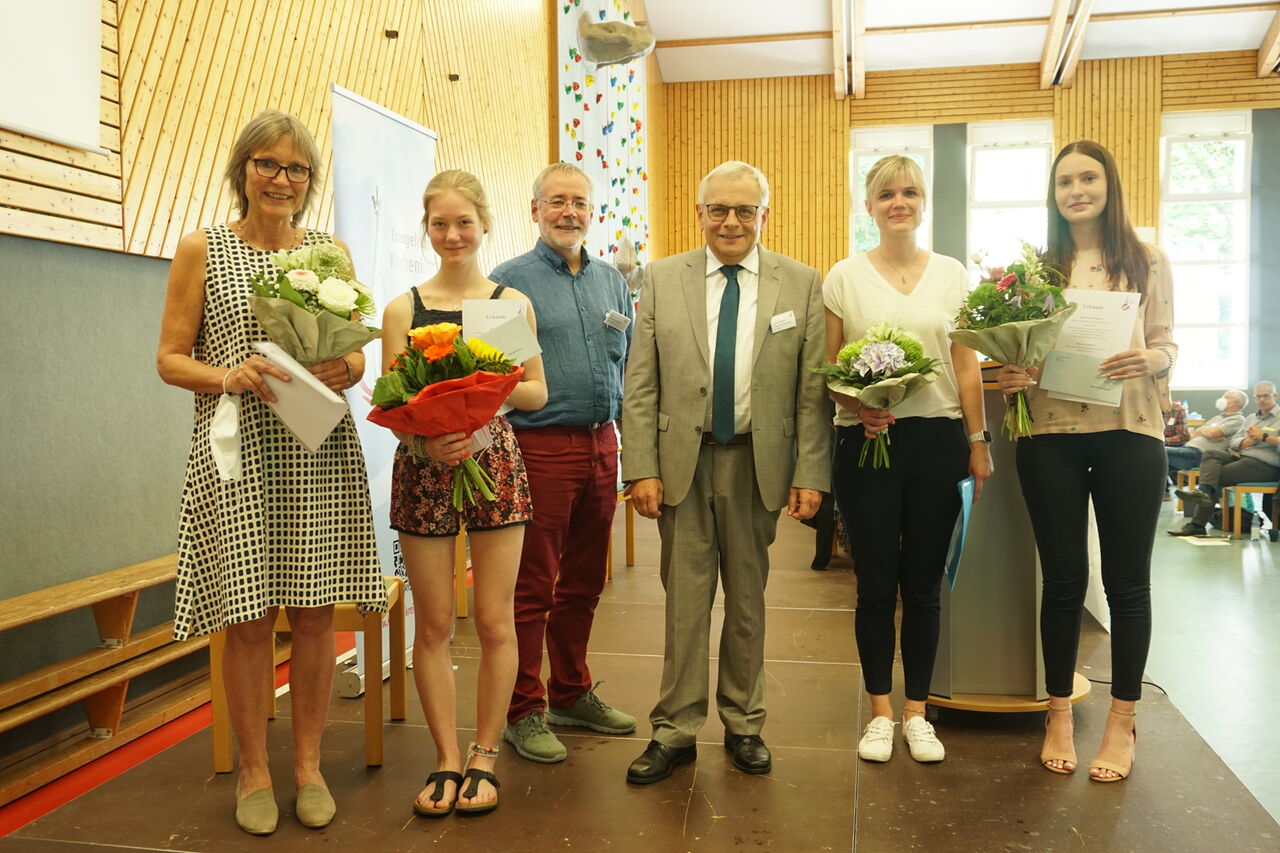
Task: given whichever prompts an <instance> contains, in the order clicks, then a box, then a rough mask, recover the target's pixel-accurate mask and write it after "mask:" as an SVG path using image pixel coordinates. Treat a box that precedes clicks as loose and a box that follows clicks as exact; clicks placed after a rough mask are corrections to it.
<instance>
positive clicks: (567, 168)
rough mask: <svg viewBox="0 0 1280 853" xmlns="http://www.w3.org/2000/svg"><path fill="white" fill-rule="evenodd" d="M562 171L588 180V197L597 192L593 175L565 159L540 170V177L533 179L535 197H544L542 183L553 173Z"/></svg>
mask: <svg viewBox="0 0 1280 853" xmlns="http://www.w3.org/2000/svg"><path fill="white" fill-rule="evenodd" d="M560 173H562V174H565V175H573V176H575V177H579V178H582V180H584V181H586V183H587V197H588V199H590V198H591V197H592V196H593V195H594V194H595V185H594V184H593V183H592V182H591V177H590V176H589V175H588V174H587V173H586V172H584V171H582V169H580V168H578V167H577V166H575V165H573V164H572V163H565V162H564V161H561V162H559V163H552V164H551V165H550V166H548V167H547V168H545V169H543V170H542V171H541V172H539V173H538V177H536V178H534V179H533V197H534V199H541V198H542V185H543V184H545V183H546V182H547V178H550V177H551V176H552V175H555V174H560Z"/></svg>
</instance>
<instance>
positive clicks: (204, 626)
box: [156, 110, 387, 835]
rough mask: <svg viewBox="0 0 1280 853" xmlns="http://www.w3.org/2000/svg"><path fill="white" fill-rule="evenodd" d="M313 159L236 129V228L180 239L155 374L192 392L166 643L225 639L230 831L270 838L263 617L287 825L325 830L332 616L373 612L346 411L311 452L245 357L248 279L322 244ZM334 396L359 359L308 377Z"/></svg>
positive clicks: (303, 136) (263, 132)
mask: <svg viewBox="0 0 1280 853" xmlns="http://www.w3.org/2000/svg"><path fill="white" fill-rule="evenodd" d="M319 159H320V152H319V151H318V150H317V148H316V144H315V142H314V141H313V140H312V138H311V134H310V133H309V132H308V131H307V129H306V128H305V127H304V126H303V125H302V123H301V122H299V121H298V120H297V119H296V118H294V117H293V116H290V115H286V114H284V113H281V112H277V111H276V110H267V111H265V112H263V113H261V114H260V115H258V116H257V117H255V118H254V119H253V120H252V121H250V122H249V123H248V124H247V125H245V127H244V129H243V130H242V131H240V136H239V138H238V139H237V140H236V143H235V147H234V148H233V149H232V151H231V156H230V157H229V158H228V161H227V168H226V180H227V183H228V184H229V185H230V187H231V191H232V194H233V196H234V197H235V199H236V204H237V207H238V209H239V216H238V217H237V218H236V219H235V220H233V221H231V222H229V223H227V224H225V225H215V226H212V227H210V228H204V229H201V230H200V231H195V232H193V233H191V234H188V235H186V236H185V237H183V238H182V240H181V241H180V242H179V243H178V250H177V252H176V253H175V254H174V257H173V265H172V266H171V267H170V270H169V291H168V295H167V297H166V299H165V307H164V321H163V326H162V328H161V331H160V346H159V352H158V354H157V356H156V366H157V369H158V370H159V373H160V376H161V378H162V379H164V381H165V382H167V383H169V384H170V385H177V386H178V387H180V388H185V389H187V390H188V391H192V392H194V393H195V430H194V432H193V434H192V440H191V456H190V459H189V460H188V462H187V477H186V484H185V485H184V487H183V492H182V513H181V517H180V520H179V528H178V540H179V544H178V584H177V600H176V608H175V609H176V613H175V616H174V636H176V637H177V638H178V639H180V640H181V639H185V638H187V637H194V636H199V635H201V634H208V633H212V632H215V631H220V630H222V629H224V628H225V629H226V632H227V633H226V643H227V645H226V652H225V656H224V658H223V677H224V678H225V680H226V685H227V704H228V710H229V713H230V716H231V727H232V729H233V730H234V731H235V734H236V741H237V742H238V744H239V746H240V776H239V780H238V781H237V784H236V823H237V824H238V825H239V826H240V828H241V829H243V830H244V831H245V832H248V833H252V834H254V835H266V834H269V833H271V832H274V831H275V828H276V821H277V819H278V817H279V809H278V807H277V805H276V801H275V795H274V792H273V790H272V786H271V774H270V772H269V770H268V768H267V694H266V691H264V690H263V685H262V679H263V673H264V672H266V671H268V669H269V668H270V666H271V661H272V646H273V637H274V625H275V620H276V611H277V610H278V608H280V607H284V608H285V609H286V610H287V612H288V616H289V627H290V630H291V631H292V632H293V653H292V661H291V666H290V673H289V683H290V710H291V714H290V716H291V718H292V723H293V740H294V757H293V776H294V782H295V783H296V785H297V791H298V794H297V803H296V807H295V814H296V816H297V818H298V820H299V821H300V822H301V823H302V824H304V825H305V826H308V827H311V828H320V827H323V826H326V825H327V824H328V823H329V822H330V821H331V820H332V819H333V816H334V813H335V810H336V806H335V804H334V802H333V797H332V796H330V794H329V789H328V787H327V786H326V785H325V782H324V777H323V776H322V775H321V773H320V738H321V735H322V734H323V733H324V721H325V713H326V711H327V709H328V707H329V695H330V693H331V689H332V685H333V670H334V651H333V605H334V604H335V603H336V602H340V601H356V602H360V603H361V604H364V605H366V606H367V607H369V608H370V609H373V610H385V609H386V607H387V600H386V591H385V589H384V588H383V585H382V577H381V572H380V571H379V567H378V551H377V544H376V542H375V541H374V535H373V520H372V517H371V516H370V511H369V486H368V477H367V476H366V474H365V467H364V454H363V453H362V451H361V449H360V439H359V437H358V436H357V435H356V430H355V424H354V423H353V422H352V420H351V415H350V413H347V414H346V415H345V416H344V417H343V419H342V421H341V422H340V423H339V424H338V426H337V427H336V428H335V429H334V431H333V433H332V434H330V436H329V437H328V438H327V439H325V441H324V443H323V444H322V445H321V446H320V448H319V450H317V451H316V452H315V453H314V454H313V453H311V452H309V451H308V450H307V449H306V448H305V447H303V446H302V445H301V444H299V443H298V441H297V439H295V438H294V437H293V435H292V434H290V433H289V431H288V430H287V429H286V428H285V426H284V424H283V423H281V421H280V419H279V418H277V417H276V416H275V414H273V413H272V412H271V411H270V409H269V408H268V406H267V403H268V402H273V401H274V400H275V396H274V395H273V394H272V393H271V389H270V388H269V387H268V386H267V384H266V381H265V377H267V376H272V377H275V378H276V379H279V380H281V381H288V380H289V377H288V375H287V374H286V373H284V372H283V371H282V370H280V369H279V368H277V367H274V366H272V365H271V364H269V363H268V362H267V360H266V359H265V358H264V357H263V356H261V355H259V354H258V353H257V351H256V350H254V349H253V348H251V347H250V344H251V343H252V342H254V341H265V340H268V338H267V334H266V330H264V329H263V328H262V325H261V324H260V323H259V322H258V321H257V319H256V318H255V317H254V316H253V313H252V312H251V311H250V310H249V299H248V297H249V295H250V293H251V291H250V288H249V279H250V277H251V276H252V275H253V274H254V273H255V272H258V271H260V270H264V269H268V268H271V266H272V264H271V255H272V253H273V252H276V251H279V250H281V249H296V248H299V247H301V246H304V245H307V246H311V245H316V244H319V243H328V242H334V243H337V245H339V246H342V247H343V248H344V249H345V248H346V246H345V245H344V244H343V243H342V242H341V241H339V240H336V239H335V238H333V237H332V236H330V235H328V234H324V233H322V232H320V231H314V230H311V229H307V228H302V227H300V226H299V225H298V222H299V221H301V219H302V216H303V213H304V212H305V211H306V209H307V206H308V204H309V203H310V201H311V199H312V195H313V191H314V190H315V187H316V186H317V185H318V184H319V182H320V175H319V172H318V163H319ZM308 369H309V370H310V371H311V372H312V373H313V374H314V375H315V377H316V378H317V379H319V380H320V381H321V382H323V383H324V384H325V385H327V386H328V387H329V388H330V389H332V390H334V391H336V392H339V393H341V392H342V391H343V390H345V389H347V388H350V387H351V386H353V385H355V384H356V382H358V381H359V380H360V377H361V375H363V373H364V354H363V353H362V352H360V351H359V350H356V351H355V352H353V353H349V354H347V355H345V356H343V357H342V358H337V359H333V360H332V361H325V362H321V363H319V364H316V365H313V366H312V367H310V368H308ZM223 394H230V395H233V396H237V397H238V398H239V414H238V418H239V424H240V442H241V457H242V459H241V466H242V472H243V473H242V474H241V476H240V478H239V479H237V480H231V481H225V480H222V479H221V478H220V477H219V475H218V471H217V469H216V466H215V463H214V460H213V457H212V455H211V453H210V447H209V424H210V421H211V420H212V418H213V414H214V410H215V408H216V407H217V405H218V401H219V398H220V397H221V395H223Z"/></svg>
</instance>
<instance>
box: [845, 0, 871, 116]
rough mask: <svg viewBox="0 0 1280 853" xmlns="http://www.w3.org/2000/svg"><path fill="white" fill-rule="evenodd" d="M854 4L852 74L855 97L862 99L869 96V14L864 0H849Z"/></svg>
mask: <svg viewBox="0 0 1280 853" xmlns="http://www.w3.org/2000/svg"><path fill="white" fill-rule="evenodd" d="M849 2H850V3H852V5H851V6H850V7H849V10H850V11H851V12H852V13H853V26H852V29H853V32H852V33H850V39H849V44H850V45H851V46H852V50H853V68H852V69H851V74H852V76H853V80H852V81H851V82H852V83H853V97H854V98H855V99H862V98H865V97H866V96H867V61H866V54H865V49H864V47H863V45H865V44H866V33H867V15H866V12H865V11H864V10H863V7H862V3H863V0H849Z"/></svg>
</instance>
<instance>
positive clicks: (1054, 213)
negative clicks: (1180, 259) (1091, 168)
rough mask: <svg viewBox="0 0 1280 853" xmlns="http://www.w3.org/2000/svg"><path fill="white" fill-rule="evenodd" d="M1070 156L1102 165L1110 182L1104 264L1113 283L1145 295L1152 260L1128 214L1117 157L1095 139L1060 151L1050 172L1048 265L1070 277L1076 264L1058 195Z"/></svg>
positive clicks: (1104, 223)
mask: <svg viewBox="0 0 1280 853" xmlns="http://www.w3.org/2000/svg"><path fill="white" fill-rule="evenodd" d="M1068 154H1083V155H1084V156H1086V157H1091V158H1093V159H1094V160H1097V161H1098V162H1099V163H1101V164H1102V173H1103V176H1104V177H1105V178H1106V181H1107V205H1106V207H1104V208H1103V209H1102V228H1101V232H1102V233H1101V238H1102V265H1103V267H1104V268H1105V269H1106V271H1107V278H1108V279H1109V280H1110V281H1112V282H1119V281H1120V280H1121V279H1123V280H1124V281H1126V282H1127V283H1128V285H1129V287H1130V288H1131V289H1132V290H1134V291H1137V292H1138V293H1141V294H1143V295H1145V294H1146V292H1147V275H1148V273H1149V272H1150V269H1151V259H1150V257H1149V256H1148V255H1147V250H1146V249H1145V248H1144V247H1143V245H1142V241H1141V240H1139V239H1138V235H1137V233H1135V232H1134V230H1133V226H1132V225H1130V224H1129V217H1128V215H1127V214H1126V213H1125V209H1124V191H1123V190H1122V189H1121V188H1120V170H1119V169H1117V168H1116V158H1114V157H1112V156H1111V152H1110V151H1108V150H1107V149H1105V148H1103V147H1102V146H1101V145H1099V144H1098V143H1096V142H1094V141H1093V140H1091V139H1079V140H1076V141H1075V142H1072V143H1070V144H1068V145H1067V146H1065V147H1064V148H1063V149H1062V150H1061V151H1059V152H1058V156H1057V157H1055V158H1054V160H1053V166H1052V167H1051V168H1050V169H1049V193H1048V198H1047V200H1046V202H1045V204H1046V206H1047V207H1048V208H1049V248H1048V249H1046V250H1045V253H1044V261H1045V263H1047V264H1049V265H1050V266H1052V267H1054V268H1056V269H1057V270H1058V271H1059V272H1061V273H1062V274H1063V276H1066V277H1070V275H1071V268H1072V267H1073V266H1074V265H1075V260H1076V244H1075V241H1074V240H1072V239H1071V229H1070V227H1069V226H1068V225H1067V220H1066V219H1064V218H1063V216H1062V211H1060V210H1058V200H1057V197H1056V194H1055V192H1054V190H1055V187H1056V184H1057V178H1058V163H1060V162H1061V161H1062V158H1063V157H1066V156H1067V155H1068Z"/></svg>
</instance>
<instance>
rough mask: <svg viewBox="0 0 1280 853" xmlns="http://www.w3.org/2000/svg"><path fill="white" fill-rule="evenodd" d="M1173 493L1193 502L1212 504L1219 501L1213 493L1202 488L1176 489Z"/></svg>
mask: <svg viewBox="0 0 1280 853" xmlns="http://www.w3.org/2000/svg"><path fill="white" fill-rule="evenodd" d="M1173 493H1174V494H1175V495H1177V496H1178V497H1180V498H1182V499H1183V500H1184V501H1191V502H1192V503H1198V504H1210V505H1213V504H1215V503H1217V501H1216V500H1214V498H1213V495H1211V494H1209V493H1208V492H1206V491H1203V490H1201V489H1174V490H1173Z"/></svg>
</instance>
